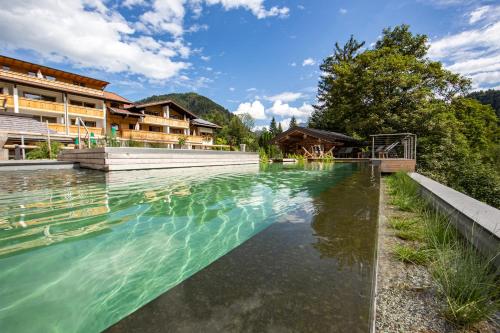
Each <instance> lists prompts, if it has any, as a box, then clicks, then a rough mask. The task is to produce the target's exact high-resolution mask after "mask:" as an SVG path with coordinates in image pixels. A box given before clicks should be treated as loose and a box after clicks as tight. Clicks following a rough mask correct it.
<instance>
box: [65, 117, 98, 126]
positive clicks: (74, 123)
mask: <svg viewBox="0 0 500 333" xmlns="http://www.w3.org/2000/svg"><path fill="white" fill-rule="evenodd" d="M83 123H84V124H85V126H87V127H97V123H96V122H95V121H92V120H84V121H83ZM71 125H76V119H71Z"/></svg>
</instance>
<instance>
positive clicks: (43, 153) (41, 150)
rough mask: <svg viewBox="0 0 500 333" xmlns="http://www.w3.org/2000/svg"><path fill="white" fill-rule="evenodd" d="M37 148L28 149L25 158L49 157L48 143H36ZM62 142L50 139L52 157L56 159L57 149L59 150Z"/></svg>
mask: <svg viewBox="0 0 500 333" xmlns="http://www.w3.org/2000/svg"><path fill="white" fill-rule="evenodd" d="M37 146H38V148H35V149H33V150H30V151H28V153H27V154H26V158H27V159H28V160H39V159H47V158H49V145H48V144H47V142H40V143H37ZM61 147H62V144H61V143H60V142H57V141H52V142H51V143H50V148H51V151H52V156H51V157H52V159H56V158H57V155H58V154H59V151H60V150H61Z"/></svg>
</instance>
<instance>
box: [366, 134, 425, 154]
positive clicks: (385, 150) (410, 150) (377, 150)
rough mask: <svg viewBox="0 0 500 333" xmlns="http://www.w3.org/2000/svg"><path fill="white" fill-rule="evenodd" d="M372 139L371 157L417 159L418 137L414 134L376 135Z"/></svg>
mask: <svg viewBox="0 0 500 333" xmlns="http://www.w3.org/2000/svg"><path fill="white" fill-rule="evenodd" d="M370 137H371V157H372V158H379V159H389V158H397V159H407V160H415V159H416V157H417V136H416V135H415V134H412V133H394V134H375V135H370Z"/></svg>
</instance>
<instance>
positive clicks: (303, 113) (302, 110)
mask: <svg viewBox="0 0 500 333" xmlns="http://www.w3.org/2000/svg"><path fill="white" fill-rule="evenodd" d="M267 111H268V113H270V114H274V115H276V116H281V117H291V116H295V117H296V118H302V119H305V118H308V117H309V116H310V115H311V113H312V112H313V111H314V108H313V106H312V105H310V104H306V103H303V104H302V106H300V107H298V108H297V107H293V106H290V105H289V104H288V103H283V102H282V101H279V100H278V101H276V102H274V104H273V106H271V107H270V108H269V109H268V110H267Z"/></svg>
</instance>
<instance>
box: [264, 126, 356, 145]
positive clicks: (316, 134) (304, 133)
mask: <svg viewBox="0 0 500 333" xmlns="http://www.w3.org/2000/svg"><path fill="white" fill-rule="evenodd" d="M293 137H296V138H299V139H300V138H301V137H302V138H307V137H312V138H315V139H317V140H318V141H321V142H327V143H332V144H339V143H344V144H352V145H362V144H363V143H362V142H361V141H359V140H356V139H354V138H353V137H350V136H348V135H345V134H342V133H337V132H330V131H324V130H318V129H314V128H307V127H294V128H290V129H288V130H286V131H285V132H283V133H280V134H278V135H277V136H276V137H275V138H274V139H273V140H272V141H271V142H272V143H274V144H279V143H280V142H285V141H287V140H290V139H291V138H293Z"/></svg>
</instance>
